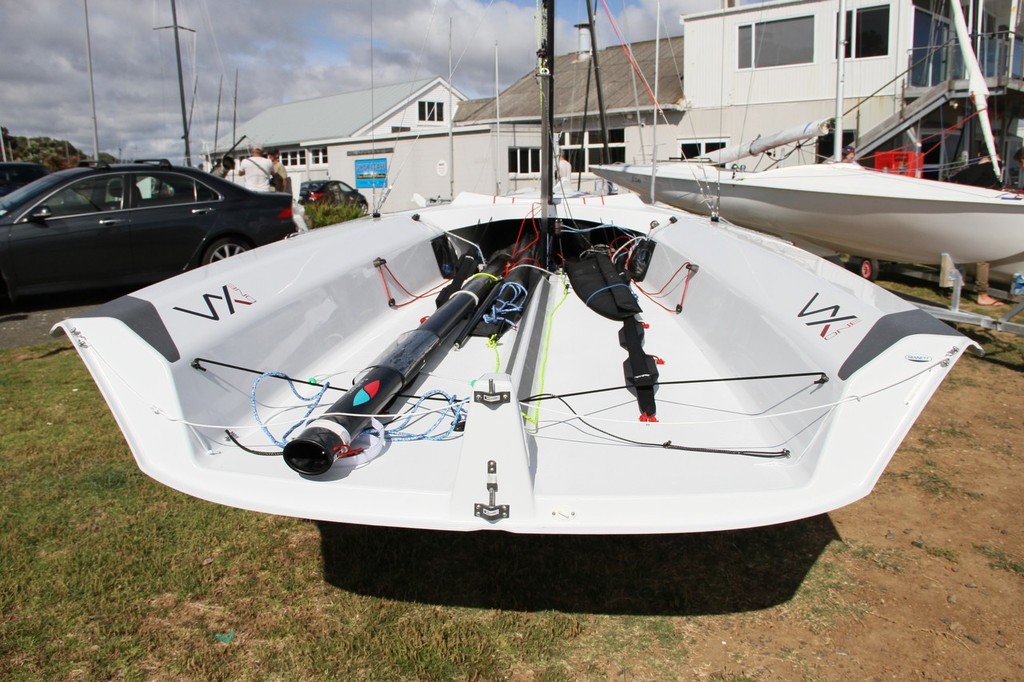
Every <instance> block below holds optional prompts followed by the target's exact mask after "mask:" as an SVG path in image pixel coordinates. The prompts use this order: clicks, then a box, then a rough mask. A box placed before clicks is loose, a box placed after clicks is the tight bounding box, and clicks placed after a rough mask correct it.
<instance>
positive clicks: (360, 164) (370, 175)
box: [355, 159, 388, 189]
mask: <svg viewBox="0 0 1024 682" xmlns="http://www.w3.org/2000/svg"><path fill="white" fill-rule="evenodd" d="M355 171H356V188H357V189H371V188H373V187H387V186H388V160H387V159H358V160H356V161H355Z"/></svg>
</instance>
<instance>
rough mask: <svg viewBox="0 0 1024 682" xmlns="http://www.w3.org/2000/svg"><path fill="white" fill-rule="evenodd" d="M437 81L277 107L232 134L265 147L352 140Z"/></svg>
mask: <svg viewBox="0 0 1024 682" xmlns="http://www.w3.org/2000/svg"><path fill="white" fill-rule="evenodd" d="M438 82H440V83H444V80H443V79H441V78H440V77H438V76H435V77H432V78H425V79H421V80H416V81H410V82H408V83H396V84H394V85H384V86H376V87H374V88H372V89H366V90H356V91H353V92H343V93H341V94H337V95H325V96H323V97H315V98H313V99H306V100H301V101H298V102H288V103H285V104H278V105H277V106H273V107H270V108H269V109H265V110H264V111H262V112H260V113H259V114H257V115H256V116H254V117H253V118H251V119H249V120H248V121H246V122H245V123H243V124H242V125H240V126H238V130H237V131H236V134H237V135H238V137H241V136H242V135H245V136H246V141H247V142H248V143H250V144H252V143H257V142H258V143H261V144H262V145H263V146H265V147H275V146H287V145H293V146H294V145H297V144H301V143H304V142H310V141H314V140H333V139H338V138H345V137H353V136H355V135H358V134H359V133H360V132H361V131H363V130H365V129H366V128H368V127H369V126H370V125H371V124H372V123H373V122H374V121H375V120H379V119H381V118H383V117H385V116H387V115H389V114H390V113H391V112H392V111H393V110H395V109H396V108H397V107H399V106H400V105H402V104H405V103H406V102H408V101H409V100H411V99H413V98H415V97H416V96H418V94H419V93H421V92H423V91H425V90H427V89H429V88H431V87H434V86H435V85H436V84H437V83H438ZM229 136H230V135H229ZM234 142H235V141H234V140H229V139H228V138H227V137H223V136H222V137H221V139H220V141H219V144H218V145H217V147H218V149H227V148H229V147H231V145H233V144H234Z"/></svg>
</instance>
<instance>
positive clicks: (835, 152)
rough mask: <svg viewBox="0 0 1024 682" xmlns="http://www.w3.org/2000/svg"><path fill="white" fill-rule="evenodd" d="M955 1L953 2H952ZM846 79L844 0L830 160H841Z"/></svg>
mask: <svg viewBox="0 0 1024 682" xmlns="http://www.w3.org/2000/svg"><path fill="white" fill-rule="evenodd" d="M954 1H955V0H954ZM845 79H846V0H839V26H838V27H837V29H836V119H835V123H834V124H833V127H834V130H835V136H834V140H833V144H832V158H833V160H835V161H842V160H843V98H844V96H845V93H844V89H845Z"/></svg>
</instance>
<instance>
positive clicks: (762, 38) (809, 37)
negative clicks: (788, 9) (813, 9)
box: [737, 17, 814, 69]
mask: <svg viewBox="0 0 1024 682" xmlns="http://www.w3.org/2000/svg"><path fill="white" fill-rule="evenodd" d="M737 39H738V46H739V52H738V53H737V64H738V66H739V68H741V69H749V68H755V69H763V68H766V67H770V66H788V65H790V64H810V63H811V62H813V61H814V18H813V17H797V18H795V19H781V20H779V21H765V22H761V23H759V24H750V25H747V26H740V27H739V33H738V35H737Z"/></svg>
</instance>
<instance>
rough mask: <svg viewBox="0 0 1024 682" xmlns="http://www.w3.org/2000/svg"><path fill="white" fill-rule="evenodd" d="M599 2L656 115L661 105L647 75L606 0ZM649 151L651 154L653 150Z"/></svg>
mask: <svg viewBox="0 0 1024 682" xmlns="http://www.w3.org/2000/svg"><path fill="white" fill-rule="evenodd" d="M601 4H602V5H604V11H605V14H607V15H608V21H609V22H610V23H611V26H612V30H613V31H614V32H615V35H616V37H618V39H619V42H620V43H621V44H622V51H623V53H624V54H625V55H626V61H627V62H629V64H630V66H632V67H633V70H634V71H635V72H636V74H637V75H638V76H640V82H641V83H642V84H643V86H644V89H645V90H646V91H647V97H648V98H650V100H651V103H652V104H653V105H654V115H655V116H657V115H658V113H659V112H661V105H660V104H659V103H658V102H657V100H656V99H655V97H654V91H653V90H651V84H650V83H648V82H647V77H646V76H644V73H643V71H641V70H640V65H639V64H637V62H636V58H635V57H634V55H633V48H632V47H630V46H629V44H628V43H626V39H625V38H624V37H623V36H622V33H621V32H620V31H619V27H618V26H617V25H616V23H615V17H613V16H612V11H611V8H609V7H608V0H601ZM662 113H663V112H662ZM651 153H652V156H653V153H654V152H653V150H652V152H651Z"/></svg>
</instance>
